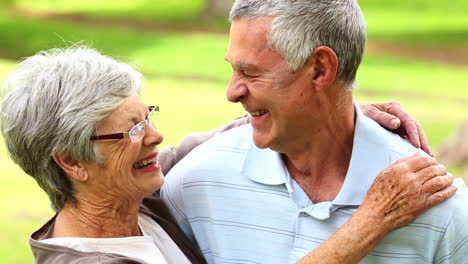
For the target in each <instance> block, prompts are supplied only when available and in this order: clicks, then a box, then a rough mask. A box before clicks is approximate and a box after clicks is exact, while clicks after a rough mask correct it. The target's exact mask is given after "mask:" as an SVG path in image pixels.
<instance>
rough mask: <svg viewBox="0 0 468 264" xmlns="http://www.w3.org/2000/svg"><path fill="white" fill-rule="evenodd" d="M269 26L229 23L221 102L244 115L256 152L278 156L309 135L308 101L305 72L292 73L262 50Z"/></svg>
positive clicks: (264, 20)
mask: <svg viewBox="0 0 468 264" xmlns="http://www.w3.org/2000/svg"><path fill="white" fill-rule="evenodd" d="M272 20H273V18H272V17H258V18H254V19H250V20H248V19H240V20H235V21H233V22H232V25H231V32H230V42H229V47H228V50H227V55H226V60H227V61H228V62H229V63H230V64H231V65H232V68H233V74H232V78H231V80H230V83H229V86H228V89H227V98H228V100H229V101H231V102H240V103H241V104H242V105H243V107H244V109H245V110H246V111H247V112H249V114H250V122H251V124H252V127H253V139H254V142H255V144H256V145H257V146H258V147H259V148H270V149H273V150H277V151H282V150H283V149H284V148H285V147H287V145H288V144H294V143H298V142H295V141H298V140H299V138H298V136H300V135H303V133H305V132H306V131H308V130H310V127H311V123H313V122H311V121H312V120H310V116H311V112H310V111H311V103H313V100H311V98H312V97H313V96H314V95H313V92H312V88H311V77H310V74H306V73H307V70H306V69H305V68H307V67H303V68H302V69H300V70H299V71H297V72H295V73H292V72H291V71H290V70H289V68H288V66H287V64H286V63H285V62H284V60H283V59H282V57H281V55H280V54H278V53H277V52H275V51H273V50H271V49H270V48H269V47H268V35H269V31H270V27H271V22H272ZM307 128H309V129H307Z"/></svg>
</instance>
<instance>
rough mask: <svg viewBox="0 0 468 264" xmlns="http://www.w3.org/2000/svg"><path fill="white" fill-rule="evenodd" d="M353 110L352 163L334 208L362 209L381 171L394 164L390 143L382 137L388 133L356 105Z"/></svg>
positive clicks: (335, 200) (334, 202) (334, 201)
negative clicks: (368, 192)
mask: <svg viewBox="0 0 468 264" xmlns="http://www.w3.org/2000/svg"><path fill="white" fill-rule="evenodd" d="M354 110H355V114H356V125H355V129H354V140H353V150H352V153H351V161H350V164H349V167H348V172H347V173H346V178H345V181H344V183H343V186H342V187H341V190H340V192H339V193H338V195H337V196H336V197H335V199H334V200H333V204H334V205H343V206H358V205H360V204H361V203H362V201H363V200H364V198H365V196H366V194H367V191H368V190H369V188H370V186H371V185H372V183H373V182H374V180H375V178H376V176H377V175H378V174H379V173H380V171H381V170H382V168H386V167H388V166H389V165H390V164H391V157H390V151H389V148H388V142H385V138H386V137H382V133H387V132H386V131H385V129H384V128H382V127H381V126H380V125H378V124H377V123H375V122H374V121H373V120H371V119H369V118H368V117H366V116H364V114H363V113H362V111H361V109H360V108H359V105H358V104H357V103H356V102H354Z"/></svg>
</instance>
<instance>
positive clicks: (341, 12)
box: [230, 0, 367, 85]
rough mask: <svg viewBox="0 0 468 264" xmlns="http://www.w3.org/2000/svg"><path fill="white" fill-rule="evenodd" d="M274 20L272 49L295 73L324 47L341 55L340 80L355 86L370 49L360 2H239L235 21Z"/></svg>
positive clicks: (244, 0)
mask: <svg viewBox="0 0 468 264" xmlns="http://www.w3.org/2000/svg"><path fill="white" fill-rule="evenodd" d="M258 16H273V17H275V18H274V21H273V24H272V27H271V31H270V36H269V46H270V47H271V48H272V49H273V50H275V51H277V52H278V53H279V54H280V55H281V56H282V57H283V59H284V60H285V62H286V63H287V64H288V66H289V68H290V69H291V70H292V71H297V70H298V69H300V68H301V67H302V66H304V64H305V63H306V61H307V59H308V58H309V57H310V56H311V55H312V52H313V51H314V50H315V49H316V48H317V47H320V46H327V47H330V48H331V49H332V50H333V51H334V52H335V53H336V55H337V57H338V61H339V66H338V73H337V78H338V79H340V80H343V81H345V82H346V83H348V84H350V85H353V83H354V81H355V78H356V72H357V69H358V67H359V64H360V63H361V59H362V56H363V53H364V48H365V45H366V35H367V33H366V22H365V20H364V17H363V15H362V12H361V9H360V7H359V5H358V4H357V2H356V0H236V1H235V3H234V5H233V7H232V9H231V13H230V19H231V21H233V20H236V19H244V18H246V19H249V18H255V17H258Z"/></svg>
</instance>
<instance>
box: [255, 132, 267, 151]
mask: <svg viewBox="0 0 468 264" xmlns="http://www.w3.org/2000/svg"><path fill="white" fill-rule="evenodd" d="M252 137H253V142H254V144H255V146H257V148H259V149H266V148H269V147H270V146H271V140H269V137H268V136H266V135H264V134H261V133H255V131H254V133H253V135H252Z"/></svg>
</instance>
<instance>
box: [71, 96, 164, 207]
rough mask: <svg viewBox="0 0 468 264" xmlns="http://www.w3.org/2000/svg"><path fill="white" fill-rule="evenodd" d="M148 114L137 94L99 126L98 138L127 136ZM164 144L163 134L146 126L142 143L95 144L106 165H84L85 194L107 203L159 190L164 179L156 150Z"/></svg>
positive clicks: (106, 142) (139, 196) (114, 141)
mask: <svg viewBox="0 0 468 264" xmlns="http://www.w3.org/2000/svg"><path fill="white" fill-rule="evenodd" d="M148 114H149V110H148V106H147V105H146V104H144V103H143V101H142V100H141V98H140V96H139V95H138V94H136V93H135V94H133V95H132V96H130V97H128V98H127V99H126V100H125V101H124V103H123V104H122V105H121V106H120V107H119V108H117V109H116V110H115V111H113V112H112V113H111V114H109V115H108V116H107V117H106V118H105V119H104V120H103V121H102V122H101V123H100V125H99V127H98V129H97V133H96V135H103V134H113V133H120V132H128V131H130V129H132V127H133V126H135V125H136V124H138V123H139V122H141V121H143V120H145V119H146V117H147V116H148ZM153 114H157V113H153ZM162 140H163V136H162V134H161V133H160V132H159V131H158V130H157V129H156V128H155V127H154V126H152V125H149V124H147V125H146V128H145V136H144V137H143V138H142V139H141V141H139V142H131V140H130V139H111V140H98V141H95V142H96V144H98V145H99V147H100V150H101V154H102V157H103V160H104V164H96V163H84V166H85V167H86V171H87V173H88V176H89V178H88V181H86V188H82V189H85V190H83V192H87V193H88V196H89V194H90V195H91V196H101V198H107V199H120V200H122V199H123V200H134V199H142V198H144V197H146V196H148V195H150V194H152V193H153V192H154V191H156V190H159V189H160V188H161V186H162V184H163V182H164V176H163V174H162V172H161V167H160V165H159V163H158V162H157V154H158V148H157V146H158V145H159V144H160V143H161V142H162ZM147 163H148V164H147ZM145 164H147V165H146V166H144V165H145ZM79 193H80V190H78V194H79Z"/></svg>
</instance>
